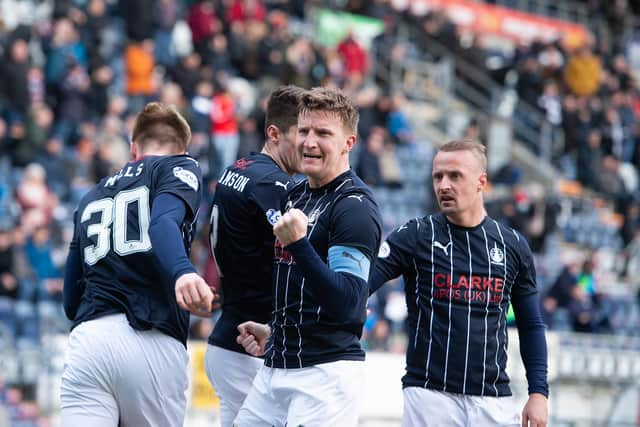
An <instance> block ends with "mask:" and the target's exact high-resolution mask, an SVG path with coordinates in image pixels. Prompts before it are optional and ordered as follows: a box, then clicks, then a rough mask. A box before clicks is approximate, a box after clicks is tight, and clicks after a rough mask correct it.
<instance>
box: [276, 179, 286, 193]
mask: <svg viewBox="0 0 640 427" xmlns="http://www.w3.org/2000/svg"><path fill="white" fill-rule="evenodd" d="M275 185H276V187H282V188H284V191H287V185H289V183H288V182H280V181H276V182H275Z"/></svg>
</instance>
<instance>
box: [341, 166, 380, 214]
mask: <svg viewBox="0 0 640 427" xmlns="http://www.w3.org/2000/svg"><path fill="white" fill-rule="evenodd" d="M336 184H337V185H336V190H335V193H336V198H337V199H339V200H341V201H354V200H357V201H359V202H364V201H368V202H370V203H372V204H374V205H376V206H377V203H376V201H375V198H374V196H373V192H372V191H371V189H370V188H369V187H368V186H367V184H365V183H364V181H362V180H361V179H360V177H358V175H356V174H355V172H353V171H352V170H349V172H347V173H345V174H343V175H342V176H341V177H340V178H339V182H337V183H336Z"/></svg>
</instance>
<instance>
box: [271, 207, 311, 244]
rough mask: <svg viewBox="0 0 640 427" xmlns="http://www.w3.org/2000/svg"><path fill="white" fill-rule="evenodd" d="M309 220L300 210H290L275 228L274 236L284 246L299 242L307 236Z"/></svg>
mask: <svg viewBox="0 0 640 427" xmlns="http://www.w3.org/2000/svg"><path fill="white" fill-rule="evenodd" d="M308 224H309V218H307V216H306V215H305V214H304V212H302V211H301V210H300V209H289V210H288V211H287V212H286V213H285V214H284V215H282V217H281V218H280V219H279V220H278V222H276V225H274V226H273V234H275V235H276V237H277V238H278V240H280V241H281V242H282V245H283V246H288V245H290V244H291V243H294V242H297V241H298V240H300V239H302V238H304V237H305V236H306V235H307V225H308Z"/></svg>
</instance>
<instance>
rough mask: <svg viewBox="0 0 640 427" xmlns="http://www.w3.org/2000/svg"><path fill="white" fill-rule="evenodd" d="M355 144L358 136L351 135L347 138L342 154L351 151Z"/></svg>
mask: <svg viewBox="0 0 640 427" xmlns="http://www.w3.org/2000/svg"><path fill="white" fill-rule="evenodd" d="M354 145H356V136H355V135H350V136H349V138H347V143H346V144H345V147H344V148H343V149H342V154H347V153H349V152H350V151H351V150H352V149H353V146H354Z"/></svg>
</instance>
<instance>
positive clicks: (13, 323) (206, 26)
mask: <svg viewBox="0 0 640 427" xmlns="http://www.w3.org/2000/svg"><path fill="white" fill-rule="evenodd" d="M639 13H640V2H636V1H634V0H609V1H607V0H582V1H579V0H501V1H498V0H496V1H488V2H480V1H472V0H448V1H447V0H370V1H364V0H327V1H319V0H317V1H316V0H314V1H301V0H292V1H286V0H204V1H196V0H192V1H188V0H182V1H180V0H127V1H124V0H122V1H119V0H0V426H22V427H27V426H28V427H31V426H38V427H49V426H57V425H58V424H59V414H58V413H59V410H58V407H59V397H58V395H59V381H60V375H61V372H62V369H63V366H64V357H65V348H66V339H67V338H66V337H67V334H68V329H69V322H68V321H67V320H66V318H65V317H64V314H63V310H62V305H61V299H62V298H61V292H62V272H63V269H64V263H65V258H66V252H67V247H68V243H69V241H70V238H71V234H72V214H73V210H74V209H75V206H76V204H77V203H78V201H79V200H80V198H81V197H82V195H83V194H84V193H85V192H86V191H87V190H88V189H89V188H90V187H91V186H92V185H93V184H95V183H96V182H97V181H98V180H99V179H101V178H102V177H105V176H107V175H109V174H111V173H113V172H114V171H117V170H119V169H120V167H121V166H122V165H123V164H124V163H125V162H126V161H127V160H128V156H129V146H128V143H129V135H130V131H131V126H132V123H133V120H134V117H135V114H136V112H138V111H139V110H140V109H141V108H142V106H143V105H144V104H145V103H146V102H148V101H151V100H160V101H163V102H167V103H171V104H174V105H176V106H177V107H178V108H179V109H180V111H182V113H183V114H184V115H185V116H186V117H187V118H188V120H189V122H190V124H191V127H192V129H193V141H192V145H191V149H190V152H191V154H192V155H193V156H194V157H195V158H197V159H198V161H199V162H200V165H201V167H202V169H203V173H204V176H205V184H206V192H205V193H206V194H205V198H204V200H203V205H202V212H207V210H208V208H209V203H210V201H211V199H212V195H213V192H214V191H215V184H216V179H217V177H218V176H219V173H220V172H221V170H222V167H223V166H225V165H227V164H229V163H231V162H233V161H234V160H235V159H237V158H239V157H242V156H244V155H245V154H247V153H249V152H250V151H254V150H257V149H259V147H260V145H261V143H262V140H263V126H264V108H265V99H266V96H268V94H269V92H270V91H271V90H272V89H273V88H274V87H275V86H276V85H279V84H282V83H292V84H297V85H300V86H303V87H306V88H309V87H313V86H318V85H325V86H331V87H339V88H341V89H342V90H343V91H345V92H346V93H347V94H349V95H350V96H351V97H352V98H353V99H354V100H355V101H356V103H357V105H358V107H359V108H360V117H361V119H360V125H359V129H358V133H359V144H358V145H357V150H354V152H353V158H352V165H353V166H354V168H355V170H356V171H357V173H358V174H359V175H360V176H361V177H362V178H363V179H364V180H365V181H366V182H367V183H368V184H369V185H370V186H371V187H372V189H373V191H374V193H375V195H376V198H377V200H378V202H379V204H380V206H381V210H382V214H383V220H384V231H385V234H386V233H388V232H389V231H391V230H393V229H394V228H395V227H397V226H399V225H401V224H403V223H404V222H405V221H407V220H409V219H410V218H412V217H416V216H422V215H424V214H426V213H428V212H432V211H433V210H434V209H435V208H436V207H435V204H434V199H433V197H432V190H431V183H430V175H431V171H430V167H431V158H432V153H433V151H434V148H435V147H437V145H438V144H441V143H443V142H445V141H447V140H450V139H452V138H458V137H463V136H465V137H473V138H478V139H480V140H481V141H482V142H483V143H484V144H486V146H487V150H488V156H489V178H490V182H491V185H490V188H489V189H488V191H487V194H486V200H487V207H488V210H489V213H490V215H492V216H493V217H495V218H496V219H498V220H500V221H502V222H504V223H505V224H508V225H510V226H513V227H515V228H517V229H519V230H520V231H522V232H523V234H525V236H526V237H527V239H528V240H529V243H530V245H531V248H532V250H533V251H534V254H535V262H536V268H537V274H538V284H539V287H540V290H541V295H542V298H541V304H542V310H543V315H544V318H545V322H546V323H547V325H548V340H549V359H550V360H549V365H550V373H549V374H550V375H549V381H550V387H551V396H550V401H549V406H550V425H551V426H636V425H640V391H639V386H638V385H639V383H640V310H639V303H640V299H639V293H638V289H639V284H640V190H639V186H638V185H639V183H638V167H639V165H640V126H639V124H640V122H639V119H640V92H639V91H638V81H639V80H638V77H639V75H640V74H639V73H640V19H639V16H638V14H639ZM207 217H208V215H201V216H200V221H201V224H200V227H199V230H200V233H199V237H198V239H197V240H196V242H195V243H194V250H193V259H194V262H195V263H196V265H197V266H198V268H199V270H200V271H201V272H202V273H203V274H205V275H206V276H207V277H212V276H211V275H214V274H215V268H213V265H212V263H211V258H210V255H209V251H208V247H207V238H206V233H207V224H206V219H207ZM402 286H403V284H402V282H401V281H398V282H397V283H392V284H390V285H387V286H385V287H384V288H383V289H382V290H381V291H380V292H378V293H377V294H376V295H375V296H374V297H372V298H371V300H370V303H369V306H370V309H371V313H370V315H369V318H368V319H367V323H366V325H365V331H364V336H363V344H364V346H365V347H366V348H367V350H368V356H367V362H366V363H367V378H366V381H367V387H366V392H365V399H364V400H365V401H364V404H363V410H362V417H361V418H362V420H361V424H362V425H363V426H365V425H366V426H397V425H399V421H400V417H401V411H402V400H401V399H402V395H401V386H400V377H401V376H402V374H403V370H404V359H403V355H404V348H405V341H406V340H405V334H404V321H405V317H406V309H405V306H404V296H403V292H402ZM215 319H216V316H215V315H214V317H213V318H212V319H199V318H193V319H192V323H191V341H190V352H191V362H192V363H191V368H190V369H191V376H192V381H191V387H190V390H189V412H188V419H187V422H186V425H188V426H194V427H198V426H204V425H206V426H211V425H217V424H216V423H217V400H216V398H215V394H214V391H213V390H212V389H211V387H210V386H209V384H208V381H207V380H206V376H205V374H204V363H203V355H204V349H205V339H206V337H207V336H208V334H209V332H210V331H211V328H212V326H213V323H214V322H215ZM511 321H513V319H511ZM510 355H511V357H510V361H509V362H510V365H511V366H510V373H511V376H512V381H513V389H514V394H515V395H516V398H517V399H518V401H519V402H523V401H524V400H525V399H526V383H525V382H524V373H523V371H522V367H521V365H520V364H519V359H520V358H519V353H518V342H517V334H512V336H511V342H510Z"/></svg>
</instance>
